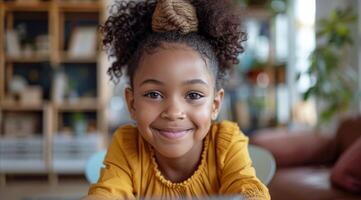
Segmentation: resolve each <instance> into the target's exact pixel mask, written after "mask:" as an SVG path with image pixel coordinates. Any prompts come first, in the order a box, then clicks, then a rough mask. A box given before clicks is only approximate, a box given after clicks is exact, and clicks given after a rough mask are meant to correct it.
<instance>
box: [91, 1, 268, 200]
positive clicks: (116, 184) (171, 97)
mask: <svg viewBox="0 0 361 200" xmlns="http://www.w3.org/2000/svg"><path fill="white" fill-rule="evenodd" d="M239 15H240V13H239V11H238V9H236V6H234V5H233V4H232V3H231V2H230V1H228V0H192V1H189V0H158V1H155V0H146V1H144V0H143V1H130V2H125V1H121V2H118V3H116V4H115V5H114V7H113V9H112V13H111V16H110V17H109V18H108V19H107V21H106V22H105V24H104V25H103V26H102V31H103V33H104V39H103V44H104V46H105V47H106V48H107V49H108V50H109V53H110V55H111V56H114V57H115V59H116V60H115V61H114V62H113V64H112V66H111V67H110V68H109V70H108V73H109V74H110V75H111V77H112V78H113V79H115V80H118V79H119V78H120V77H121V76H122V75H123V72H124V70H126V75H127V76H128V78H129V87H128V88H126V89H125V97H126V102H127V105H128V109H129V112H130V114H131V117H132V118H133V119H134V121H135V122H136V126H135V127H134V126H131V125H127V126H123V127H120V128H119V129H118V130H117V131H116V132H115V134H114V136H113V139H112V143H111V144H110V147H109V149H108V153H107V155H106V158H105V161H104V164H105V168H104V169H102V171H101V175H100V178H99V181H98V183H96V184H94V185H92V186H91V187H90V189H89V196H88V198H89V199H91V198H92V197H94V198H95V199H98V198H105V199H118V198H119V199H134V198H136V199H139V198H156V199H157V198H161V199H178V198H187V199H188V198H202V197H207V196H219V195H227V196H229V195H239V196H240V197H243V198H245V199H270V196H269V194H268V190H267V188H266V187H265V186H264V185H263V184H262V183H261V182H260V181H259V180H258V179H257V177H256V175H255V170H254V168H253V167H252V161H251V160H250V157H249V154H248V150H247V144H248V138H247V137H246V136H244V135H243V134H242V133H241V132H240V130H239V128H238V126H237V125H236V124H235V123H232V122H229V121H223V122H220V123H215V122H214V120H215V119H216V118H217V115H218V113H219V110H220V108H221V104H222V100H223V96H224V91H223V89H222V80H224V79H225V75H226V72H227V70H228V69H230V67H231V66H232V65H233V64H235V63H237V57H238V55H239V53H241V52H243V46H242V44H241V43H242V42H243V41H245V33H244V32H242V31H241V28H240V16H239Z"/></svg>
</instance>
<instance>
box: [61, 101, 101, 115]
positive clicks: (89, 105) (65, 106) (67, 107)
mask: <svg viewBox="0 0 361 200" xmlns="http://www.w3.org/2000/svg"><path fill="white" fill-rule="evenodd" d="M55 107H56V109H57V110H59V111H62V112H67V111H72V112H82V111H96V110H97V109H98V108H99V107H100V106H99V102H98V100H97V99H95V98H94V99H93V98H89V99H88V98H87V99H80V100H79V101H76V102H64V103H61V104H56V105H55Z"/></svg>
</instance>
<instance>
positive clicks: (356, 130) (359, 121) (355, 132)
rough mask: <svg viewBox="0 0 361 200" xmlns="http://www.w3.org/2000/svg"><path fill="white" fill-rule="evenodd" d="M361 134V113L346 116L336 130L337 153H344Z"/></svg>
mask: <svg viewBox="0 0 361 200" xmlns="http://www.w3.org/2000/svg"><path fill="white" fill-rule="evenodd" d="M360 136H361V115H357V116H353V117H348V118H345V119H344V120H343V121H341V122H340V125H339V127H338V129H337V132H336V141H337V154H338V156H340V155H342V153H343V152H344V151H346V150H347V149H348V148H349V147H350V146H351V145H352V144H353V143H354V142H355V141H356V139H357V138H358V137H360Z"/></svg>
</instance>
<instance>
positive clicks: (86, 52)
mask: <svg viewBox="0 0 361 200" xmlns="http://www.w3.org/2000/svg"><path fill="white" fill-rule="evenodd" d="M96 49H97V28H96V27H95V26H84V27H76V28H74V30H73V32H72V33H71V37H70V43H69V50H68V57H70V58H92V57H95V55H96Z"/></svg>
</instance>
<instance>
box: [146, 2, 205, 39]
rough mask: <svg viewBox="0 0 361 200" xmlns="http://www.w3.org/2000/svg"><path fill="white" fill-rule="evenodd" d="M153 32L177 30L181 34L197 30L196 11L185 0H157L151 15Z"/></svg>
mask: <svg viewBox="0 0 361 200" xmlns="http://www.w3.org/2000/svg"><path fill="white" fill-rule="evenodd" d="M152 30H153V31H154V32H169V31H179V32H181V33H182V34H187V33H190V32H196V31H197V30H198V19H197V12H196V9H195V8H194V6H193V5H192V4H191V3H190V2H188V1H187V0H158V2H157V5H156V7H155V10H154V13H153V17H152Z"/></svg>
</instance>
